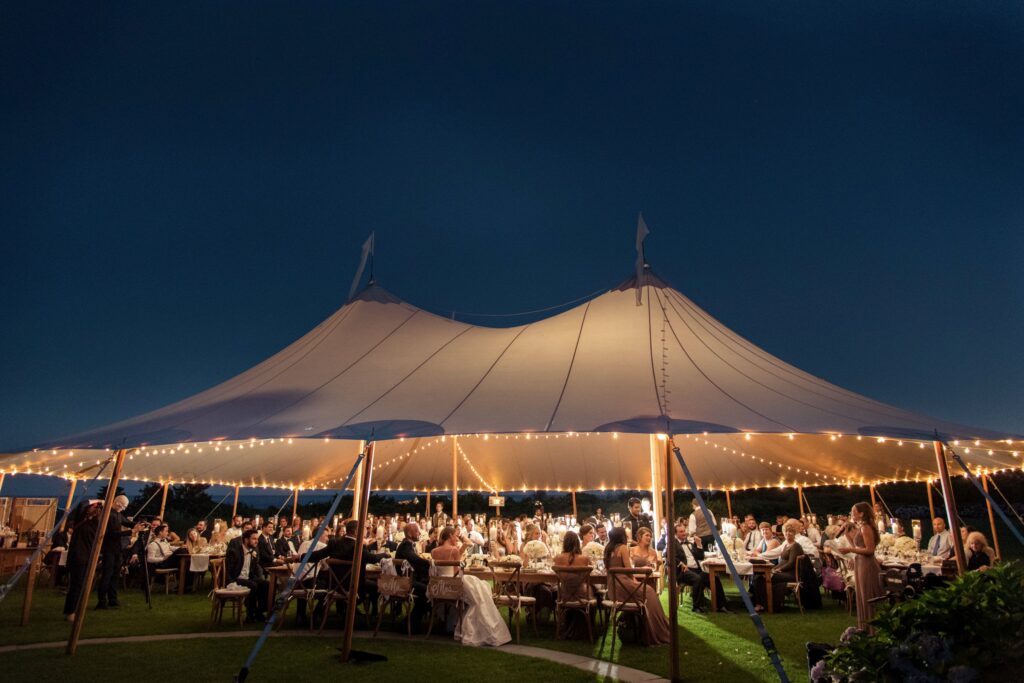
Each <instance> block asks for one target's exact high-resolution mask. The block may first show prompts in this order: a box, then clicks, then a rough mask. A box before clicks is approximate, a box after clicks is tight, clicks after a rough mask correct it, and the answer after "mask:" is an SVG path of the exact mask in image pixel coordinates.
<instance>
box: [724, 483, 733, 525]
mask: <svg viewBox="0 0 1024 683" xmlns="http://www.w3.org/2000/svg"><path fill="white" fill-rule="evenodd" d="M725 508H726V510H728V511H729V521H730V522H731V521H732V498H730V497H729V489H726V490H725Z"/></svg>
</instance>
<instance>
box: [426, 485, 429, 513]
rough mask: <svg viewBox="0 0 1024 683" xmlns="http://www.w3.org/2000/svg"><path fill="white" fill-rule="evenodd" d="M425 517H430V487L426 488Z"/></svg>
mask: <svg viewBox="0 0 1024 683" xmlns="http://www.w3.org/2000/svg"><path fill="white" fill-rule="evenodd" d="M426 517H427V519H430V489H427V514H426Z"/></svg>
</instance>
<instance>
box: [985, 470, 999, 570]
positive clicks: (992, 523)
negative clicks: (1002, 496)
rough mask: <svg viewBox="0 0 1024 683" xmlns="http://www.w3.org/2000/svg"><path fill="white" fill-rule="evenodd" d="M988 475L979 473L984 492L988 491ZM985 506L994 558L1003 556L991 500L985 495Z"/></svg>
mask: <svg viewBox="0 0 1024 683" xmlns="http://www.w3.org/2000/svg"><path fill="white" fill-rule="evenodd" d="M988 477H989V475H987V474H983V475H981V485H982V487H984V489H985V493H988ZM985 506H986V507H987V508H988V525H989V528H991V529H992V546H993V547H994V548H995V550H996V559H997V560H998V559H1001V558H1002V557H1003V555H1002V553H1000V552H999V535H998V534H997V533H996V518H995V516H994V515H993V514H992V501H991V500H989V499H988V498H987V497H986V498H985Z"/></svg>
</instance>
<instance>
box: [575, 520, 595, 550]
mask: <svg viewBox="0 0 1024 683" xmlns="http://www.w3.org/2000/svg"><path fill="white" fill-rule="evenodd" d="M579 539H580V547H581V548H586V547H587V544H588V543H592V542H594V541H595V540H597V529H595V528H594V527H593V526H592V525H590V524H584V525H583V526H581V527H580V533H579Z"/></svg>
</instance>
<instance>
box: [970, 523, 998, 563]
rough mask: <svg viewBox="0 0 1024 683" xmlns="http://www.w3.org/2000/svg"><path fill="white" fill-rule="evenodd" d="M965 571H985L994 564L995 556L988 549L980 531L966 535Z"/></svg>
mask: <svg viewBox="0 0 1024 683" xmlns="http://www.w3.org/2000/svg"><path fill="white" fill-rule="evenodd" d="M966 554H967V571H979V572H983V571H987V570H988V568H989V567H991V566H992V565H993V564H995V561H996V554H995V553H994V552H992V548H989V547H988V539H986V538H985V534H983V533H981V532H980V531H972V532H971V533H969V534H968V535H967V548H966Z"/></svg>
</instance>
